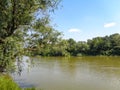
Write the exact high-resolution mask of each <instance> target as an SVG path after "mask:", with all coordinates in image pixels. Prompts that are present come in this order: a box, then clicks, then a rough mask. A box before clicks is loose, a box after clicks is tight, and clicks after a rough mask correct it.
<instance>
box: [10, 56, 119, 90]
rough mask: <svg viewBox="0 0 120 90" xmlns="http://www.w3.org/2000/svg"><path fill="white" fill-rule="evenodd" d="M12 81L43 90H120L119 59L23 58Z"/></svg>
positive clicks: (22, 85)
mask: <svg viewBox="0 0 120 90" xmlns="http://www.w3.org/2000/svg"><path fill="white" fill-rule="evenodd" d="M12 77H13V79H14V80H15V81H16V82H17V83H18V84H19V85H20V86H21V87H36V88H41V89H42V90H120V57H97V56H96V57H90V56H89V57H70V58H65V57H34V58H28V57H25V59H24V60H23V63H22V72H21V73H20V74H18V73H13V74H12Z"/></svg>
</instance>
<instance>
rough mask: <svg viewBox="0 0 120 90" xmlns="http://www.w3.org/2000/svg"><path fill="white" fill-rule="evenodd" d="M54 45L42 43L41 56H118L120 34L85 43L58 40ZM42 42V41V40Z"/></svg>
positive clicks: (97, 38)
mask: <svg viewBox="0 0 120 90" xmlns="http://www.w3.org/2000/svg"><path fill="white" fill-rule="evenodd" d="M57 39H58V40H59V41H58V42H57V41H56V43H54V44H50V43H46V44H45V43H42V45H43V46H45V48H43V47H42V48H41V49H40V50H42V51H43V52H42V53H44V54H41V55H42V56H84V55H93V56H96V55H107V56H110V55H120V34H113V35H110V36H105V37H96V38H93V39H91V40H88V41H87V42H84V41H79V42H76V41H75V40H73V39H68V40H64V39H59V38H58V37H56V40H57ZM42 41H44V40H42ZM40 50H38V51H39V52H41V51H40Z"/></svg>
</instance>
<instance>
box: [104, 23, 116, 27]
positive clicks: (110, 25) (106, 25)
mask: <svg viewBox="0 0 120 90" xmlns="http://www.w3.org/2000/svg"><path fill="white" fill-rule="evenodd" d="M115 25H116V23H115V22H111V23H106V24H104V28H110V27H114V26H115Z"/></svg>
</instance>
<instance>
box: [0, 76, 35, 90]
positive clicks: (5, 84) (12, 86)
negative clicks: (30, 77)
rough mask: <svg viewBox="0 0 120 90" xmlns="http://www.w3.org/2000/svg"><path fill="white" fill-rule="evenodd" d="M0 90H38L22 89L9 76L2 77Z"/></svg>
mask: <svg viewBox="0 0 120 90" xmlns="http://www.w3.org/2000/svg"><path fill="white" fill-rule="evenodd" d="M0 90H36V89H35V88H25V89H23V88H20V87H19V86H18V85H17V84H16V83H15V82H14V81H13V80H12V79H11V78H10V77H9V76H6V75H4V76H3V75H0Z"/></svg>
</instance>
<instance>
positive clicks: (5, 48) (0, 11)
mask: <svg viewBox="0 0 120 90" xmlns="http://www.w3.org/2000/svg"><path fill="white" fill-rule="evenodd" d="M58 3H59V1H58V0H0V71H3V70H4V69H6V68H7V67H8V66H9V65H10V64H11V62H12V61H13V60H14V58H15V56H17V57H18V56H20V55H21V54H22V53H23V42H24V41H25V40H24V39H25V36H24V35H27V33H28V32H29V30H30V29H31V27H32V26H33V24H34V23H35V22H36V20H37V19H39V18H43V17H45V16H46V15H48V13H49V12H50V11H53V10H54V9H55V8H56V6H57V4H58Z"/></svg>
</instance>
